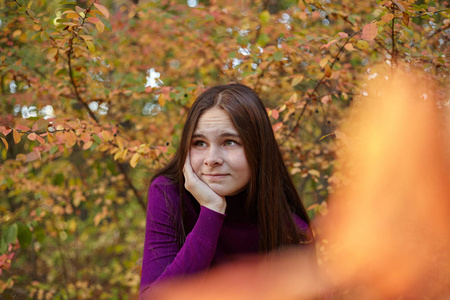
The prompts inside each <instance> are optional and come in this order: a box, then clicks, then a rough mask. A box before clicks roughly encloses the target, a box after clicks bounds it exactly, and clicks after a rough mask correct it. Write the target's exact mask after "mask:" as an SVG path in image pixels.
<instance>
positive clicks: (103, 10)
mask: <svg viewBox="0 0 450 300" xmlns="http://www.w3.org/2000/svg"><path fill="white" fill-rule="evenodd" d="M94 6H95V7H96V8H97V9H98V10H99V11H100V12H101V13H102V15H104V16H105V17H106V18H107V19H108V18H109V11H108V9H107V8H106V7H104V6H103V5H101V4H98V3H94Z"/></svg>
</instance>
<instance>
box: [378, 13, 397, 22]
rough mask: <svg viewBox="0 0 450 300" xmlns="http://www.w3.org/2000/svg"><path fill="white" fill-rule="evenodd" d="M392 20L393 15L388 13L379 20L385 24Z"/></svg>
mask: <svg viewBox="0 0 450 300" xmlns="http://www.w3.org/2000/svg"><path fill="white" fill-rule="evenodd" d="M393 18H394V14H392V13H389V14H387V15H384V16H382V17H381V20H383V21H384V22H386V23H387V22H389V21H391V20H392V19H393Z"/></svg>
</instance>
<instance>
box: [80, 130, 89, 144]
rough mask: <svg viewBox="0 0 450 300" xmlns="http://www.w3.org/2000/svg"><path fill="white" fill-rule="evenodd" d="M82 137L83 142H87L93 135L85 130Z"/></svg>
mask: <svg viewBox="0 0 450 300" xmlns="http://www.w3.org/2000/svg"><path fill="white" fill-rule="evenodd" d="M80 139H81V140H82V141H83V142H85V143H87V142H89V141H90V140H91V135H90V134H89V133H87V132H85V133H83V134H81V136H80Z"/></svg>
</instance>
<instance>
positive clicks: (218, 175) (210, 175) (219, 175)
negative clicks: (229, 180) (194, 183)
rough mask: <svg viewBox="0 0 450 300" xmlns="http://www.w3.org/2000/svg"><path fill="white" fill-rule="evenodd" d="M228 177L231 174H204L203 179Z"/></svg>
mask: <svg viewBox="0 0 450 300" xmlns="http://www.w3.org/2000/svg"><path fill="white" fill-rule="evenodd" d="M228 175H229V174H203V177H206V178H208V179H209V180H214V179H222V178H224V177H226V176H228Z"/></svg>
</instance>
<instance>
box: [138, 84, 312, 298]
mask: <svg viewBox="0 0 450 300" xmlns="http://www.w3.org/2000/svg"><path fill="white" fill-rule="evenodd" d="M309 224H310V221H309V219H308V216H307V214H306V211H305V208H304V207H303V205H302V203H301V201H300V198H299V196H298V194H297V192H296V190H295V187H294V185H293V183H292V181H291V178H290V177H289V174H288V172H287V170H286V167H285V165H284V162H283V159H282V156H281V153H280V150H279V148H278V144H277V142H276V140H275V137H274V134H273V130H272V126H271V124H270V121H269V117H268V115H267V112H266V109H265V107H264V104H263V103H262V101H261V99H260V98H259V97H258V95H257V94H256V93H255V92H254V91H253V90H252V89H251V88H249V87H247V86H244V85H241V84H229V85H222V86H215V87H212V88H210V89H207V90H206V91H204V92H203V93H202V94H201V95H200V96H199V97H198V98H197V99H196V101H195V102H194V104H193V105H192V107H191V109H190V111H189V114H188V117H187V119H186V123H185V126H184V129H183V133H182V137H181V142H180V147H179V149H178V150H177V152H176V153H175V155H174V157H173V159H172V160H171V161H170V162H169V164H168V165H167V166H166V167H165V168H163V169H162V170H160V171H159V172H157V173H156V174H155V176H154V177H153V179H152V183H151V185H150V189H149V194H148V209H147V226H146V234H145V245H144V257H143V264H142V276H141V289H140V294H141V296H142V297H143V296H144V294H145V292H146V291H148V287H149V286H150V285H152V284H154V283H157V282H160V281H163V280H165V279H167V278H173V277H176V276H182V275H187V274H192V273H196V272H199V271H202V270H206V269H208V268H210V267H211V266H214V265H217V264H220V263H224V262H228V261H232V260H233V258H235V257H237V256H241V255H244V254H249V253H258V252H260V253H261V252H262V253H265V252H269V251H271V250H274V249H278V248H280V247H284V246H291V245H299V244H309V246H310V247H312V249H314V245H313V237H312V234H311V231H310V229H309Z"/></svg>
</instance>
